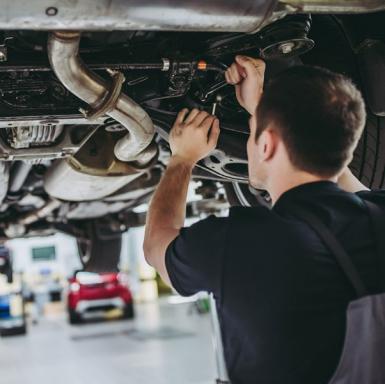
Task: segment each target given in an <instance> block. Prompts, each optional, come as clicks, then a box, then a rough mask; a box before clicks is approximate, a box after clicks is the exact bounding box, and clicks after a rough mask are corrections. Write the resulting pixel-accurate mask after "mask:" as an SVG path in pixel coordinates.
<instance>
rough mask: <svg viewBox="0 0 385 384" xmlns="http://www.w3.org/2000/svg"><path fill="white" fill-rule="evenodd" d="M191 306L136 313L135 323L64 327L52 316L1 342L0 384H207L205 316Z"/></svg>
mask: <svg viewBox="0 0 385 384" xmlns="http://www.w3.org/2000/svg"><path fill="white" fill-rule="evenodd" d="M190 305H191V304H177V305H175V304H174V305H171V304H169V303H168V302H167V301H166V300H164V301H162V302H161V303H160V304H158V303H152V304H142V305H140V306H137V317H136V319H135V320H134V321H109V322H98V323H95V322H94V323H88V324H85V325H80V326H72V327H71V326H69V325H68V324H67V322H66V318H65V315H64V313H63V312H62V311H59V310H55V311H51V313H50V314H49V315H48V316H47V317H46V318H45V319H43V320H42V321H40V322H39V324H37V325H32V326H30V329H29V334H28V335H27V336H25V337H23V336H18V337H9V338H2V339H0V372H1V379H0V382H1V383H2V384H27V383H28V384H106V383H110V384H123V383H124V384H127V383H135V384H138V383H141V384H142V383H143V384H146V383H149V384H150V383H151V384H152V383H154V384H155V383H156V384H163V383H164V384H182V383H183V384H209V383H210V384H214V382H215V380H214V379H215V365H214V364H215V363H214V361H215V360H214V356H213V352H212V345H211V336H210V318H209V316H208V315H198V314H196V313H194V314H189V306H190Z"/></svg>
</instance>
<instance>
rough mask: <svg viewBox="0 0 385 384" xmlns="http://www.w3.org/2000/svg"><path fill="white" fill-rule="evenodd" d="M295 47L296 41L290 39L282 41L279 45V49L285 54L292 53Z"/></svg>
mask: <svg viewBox="0 0 385 384" xmlns="http://www.w3.org/2000/svg"><path fill="white" fill-rule="evenodd" d="M294 47H295V43H293V42H291V41H288V42H286V43H282V44H280V45H279V46H278V49H279V51H280V52H282V53H283V54H284V55H287V54H288V53H291V52H292V51H293V48H294Z"/></svg>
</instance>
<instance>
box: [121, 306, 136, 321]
mask: <svg viewBox="0 0 385 384" xmlns="http://www.w3.org/2000/svg"><path fill="white" fill-rule="evenodd" d="M134 317H135V310H134V304H133V303H129V304H126V306H125V307H124V310H123V316H122V318H123V319H133V318H134Z"/></svg>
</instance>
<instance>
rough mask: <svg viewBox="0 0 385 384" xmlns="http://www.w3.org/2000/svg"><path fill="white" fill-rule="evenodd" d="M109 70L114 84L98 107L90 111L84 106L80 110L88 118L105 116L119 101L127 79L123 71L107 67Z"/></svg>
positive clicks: (94, 118)
mask: <svg viewBox="0 0 385 384" xmlns="http://www.w3.org/2000/svg"><path fill="white" fill-rule="evenodd" d="M107 72H108V73H109V74H110V75H111V77H112V84H111V88H110V89H109V90H108V93H107V95H106V96H105V97H104V99H103V100H102V101H101V102H100V104H99V105H98V106H97V107H95V108H92V109H89V110H88V111H86V110H84V109H83V108H80V109H79V111H80V112H81V113H82V114H83V115H84V117H85V118H86V119H88V120H91V121H93V120H96V119H97V118H99V117H101V116H104V115H105V114H106V113H108V112H109V111H111V110H112V109H113V108H114V107H115V104H116V102H117V101H118V98H119V96H120V93H121V91H122V86H123V83H124V82H125V80H126V79H125V77H124V75H123V73H121V72H117V71H113V70H111V69H107Z"/></svg>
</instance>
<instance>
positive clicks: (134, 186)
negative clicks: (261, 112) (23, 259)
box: [0, 0, 385, 270]
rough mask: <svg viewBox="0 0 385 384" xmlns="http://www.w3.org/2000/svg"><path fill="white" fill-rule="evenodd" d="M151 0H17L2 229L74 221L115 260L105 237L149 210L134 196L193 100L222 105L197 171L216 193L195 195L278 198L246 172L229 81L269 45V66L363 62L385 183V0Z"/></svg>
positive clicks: (0, 26)
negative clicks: (244, 58) (232, 69)
mask: <svg viewBox="0 0 385 384" xmlns="http://www.w3.org/2000/svg"><path fill="white" fill-rule="evenodd" d="M149 3H150V4H149V5H143V4H142V2H139V1H131V2H129V4H126V3H125V2H124V1H117V0H115V1H102V0H97V1H90V0H82V1H77V2H72V1H56V2H53V1H42V0H39V1H34V2H28V3H26V4H25V3H24V2H23V3H21V2H19V1H16V2H15V1H14V2H11V1H8V0H5V1H3V3H2V9H3V10H2V13H1V15H0V34H1V41H0V43H1V44H0V159H1V162H0V178H1V183H0V203H1V206H0V215H1V220H0V223H1V224H0V236H1V238H2V239H8V238H14V237H21V236H36V235H44V234H52V233H54V232H56V231H63V232H66V233H68V234H71V235H73V236H75V237H76V238H77V239H78V241H79V249H80V253H81V254H82V255H83V256H82V258H83V261H84V263H85V265H86V266H87V265H88V267H87V268H88V269H89V270H92V269H94V270H109V269H114V267H116V264H117V257H113V256H111V255H110V256H109V258H108V261H107V262H106V261H105V257H103V253H108V252H109V253H113V252H112V249H117V250H118V249H120V248H119V247H120V241H121V233H122V232H123V231H125V230H127V228H129V227H131V226H137V225H142V224H143V215H141V214H140V213H138V212H136V211H135V208H136V207H138V206H140V205H141V204H144V203H148V201H149V199H150V198H151V195H152V193H153V191H154V189H155V187H156V185H157V184H158V182H159V180H160V178H161V176H162V173H163V171H164V169H165V167H166V165H167V161H168V159H169V157H170V149H169V146H168V133H169V131H170V128H171V126H172V123H173V120H174V119H175V116H176V114H177V112H178V111H179V110H180V109H181V108H183V107H187V108H199V109H202V110H206V111H208V112H212V111H213V110H215V113H216V115H217V116H218V117H219V119H220V121H221V134H220V138H219V143H218V147H217V149H216V150H215V151H214V152H213V153H212V154H211V155H210V156H209V157H207V158H205V159H203V160H202V161H201V162H199V164H197V166H196V167H195V169H194V171H193V178H194V179H195V180H198V181H200V182H201V186H200V188H199V190H198V193H200V194H201V195H202V197H203V199H202V201H203V203H202V204H198V205H195V206H192V207H190V208H191V209H190V211H191V212H192V213H194V214H197V212H198V213H199V212H202V211H205V212H212V211H215V209H222V208H223V204H224V199H223V198H222V197H221V193H220V190H221V185H224V186H225V189H226V192H227V196H228V200H229V201H230V203H232V204H242V205H255V204H267V205H268V204H269V197H268V195H267V194H266V193H265V192H263V191H255V190H252V189H251V188H250V187H249V186H248V184H247V179H248V177H247V157H246V140H247V135H248V124H247V122H248V115H247V113H246V112H245V111H244V110H243V109H242V108H241V107H240V106H239V105H238V104H237V102H236V98H235V94H234V89H233V87H231V86H229V85H227V84H226V82H225V81H224V76H223V74H224V71H225V70H226V68H227V67H228V66H229V65H230V64H231V63H232V61H233V60H234V56H235V55H236V54H243V55H250V56H254V57H262V58H263V59H265V60H266V61H267V64H268V65H267V77H268V78H269V77H271V76H274V75H275V74H276V73H278V72H280V71H282V70H284V69H285V68H288V67H290V66H293V65H303V64H310V65H320V66H324V67H327V68H330V69H332V70H335V71H339V72H342V73H344V74H346V75H348V76H350V77H352V78H353V80H354V81H355V82H356V83H357V84H358V86H359V87H360V88H361V89H362V90H363V93H364V96H365V98H366V102H367V106H368V123H367V127H366V130H365V133H364V135H363V138H362V140H361V142H360V144H359V146H358V148H357V151H356V154H355V159H354V161H353V163H352V164H351V168H352V170H353V172H354V173H355V174H356V175H357V176H359V178H360V179H361V180H362V181H363V182H364V183H365V184H367V185H368V186H371V187H376V188H382V187H383V186H384V184H385V182H384V179H385V176H384V175H385V174H384V168H385V148H384V149H382V148H381V145H380V143H381V142H382V141H383V140H384V139H385V137H384V133H383V131H384V130H385V123H384V117H383V116H385V106H384V104H385V97H384V90H383V89H384V87H383V85H382V86H381V79H382V80H384V76H385V69H384V68H385V64H384V62H385V59H384V58H385V53H384V52H385V43H384V42H385V29H384V27H383V26H384V24H385V5H384V3H383V1H358V0H357V1H355V0H354V1H347V0H346V1H321V0H318V1H314V0H309V1H300V0H292V1H287V2H277V1H269V0H264V1H262V0H259V1H253V2H251V1H246V0H242V1H240V2H232V1H219V0H216V1H211V2H210V3H207V2H205V1H201V0H199V1H194V2H190V1H171V2H170V1H161V0H157V1H151V2H149ZM79 31H82V32H79ZM382 84H384V82H382ZM381 128H382V129H381ZM103 249H105V250H103ZM95 253H96V254H97V255H96V256H95V255H93V254H95ZM116 253H118V251H116ZM95 258H96V259H97V260H99V261H98V262H95V263H96V264H95V263H94V264H93V263H90V260H94V259H95ZM102 259H103V260H104V261H103V262H100V260H102ZM87 263H88V264H87Z"/></svg>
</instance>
